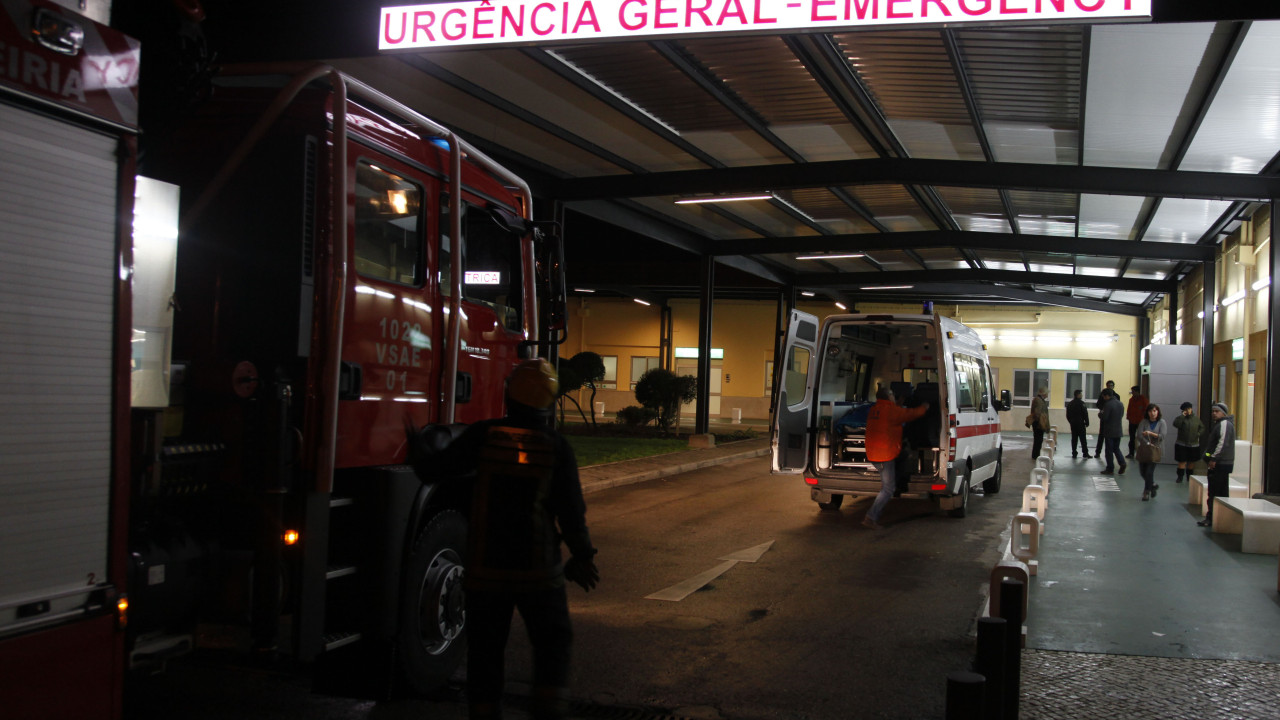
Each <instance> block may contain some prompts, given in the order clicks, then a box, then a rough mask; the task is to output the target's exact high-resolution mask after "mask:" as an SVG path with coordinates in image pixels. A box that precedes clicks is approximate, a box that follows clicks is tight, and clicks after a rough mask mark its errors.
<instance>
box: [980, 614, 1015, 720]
mask: <svg viewBox="0 0 1280 720" xmlns="http://www.w3.org/2000/svg"><path fill="white" fill-rule="evenodd" d="M1008 626H1009V623H1007V622H1006V621H1005V619H1004V618H998V617H985V618H978V656H977V660H976V662H975V663H974V666H975V667H974V669H975V670H977V671H978V674H979V675H982V676H983V677H985V678H986V679H987V683H986V685H985V691H984V692H983V706H984V707H985V708H986V713H987V714H986V718H987V720H1003V718H1004V674H1005V668H1004V656H1005V637H1004V635H1005V632H1007V631H1008Z"/></svg>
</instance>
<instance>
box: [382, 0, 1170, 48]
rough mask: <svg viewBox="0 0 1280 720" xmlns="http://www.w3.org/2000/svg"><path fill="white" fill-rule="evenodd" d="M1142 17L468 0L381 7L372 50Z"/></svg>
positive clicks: (979, 5) (839, 0)
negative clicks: (375, 47)
mask: <svg viewBox="0 0 1280 720" xmlns="http://www.w3.org/2000/svg"><path fill="white" fill-rule="evenodd" d="M1149 19H1151V0H468V1H467V2H445V3H435V4H430V5H410V6H403V7H387V8H382V18H381V21H380V22H379V23H378V49H379V50H410V49H422V48H440V47H458V46H462V45H499V44H504V45H521V44H523V45H529V44H535V43H536V44H546V43H553V42H593V41H597V40H608V39H629V40H641V39H646V38H654V37H670V36H675V35H711V34H716V33H736V34H745V33H783V32H805V31H809V32H841V31H848V30H857V29H872V28H877V29H883V28H890V27H903V26H910V25H943V24H946V25H957V24H974V23H978V24H1008V23H1018V24H1037V25H1038V24H1043V23H1049V22H1064V21H1065V22H1076V23H1093V22H1105V21H1122V20H1149Z"/></svg>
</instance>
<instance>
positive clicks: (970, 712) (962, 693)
mask: <svg viewBox="0 0 1280 720" xmlns="http://www.w3.org/2000/svg"><path fill="white" fill-rule="evenodd" d="M986 680H987V679H986V678H984V677H982V676H981V675H979V674H978V673H973V672H966V671H959V672H953V673H950V674H948V675H947V714H946V718H947V720H983V718H985V717H986V715H985V713H984V712H983V701H984V700H985V697H984V696H985V695H986V684H987V682H986Z"/></svg>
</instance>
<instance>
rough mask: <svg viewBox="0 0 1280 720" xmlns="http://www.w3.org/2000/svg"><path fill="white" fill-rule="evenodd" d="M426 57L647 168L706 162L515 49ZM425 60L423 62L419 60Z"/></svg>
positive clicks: (657, 169) (658, 169) (692, 166)
mask: <svg viewBox="0 0 1280 720" xmlns="http://www.w3.org/2000/svg"><path fill="white" fill-rule="evenodd" d="M429 61H430V62H433V63H435V64H436V65H438V66H439V67H441V68H443V69H445V70H447V71H449V72H450V73H453V74H454V75H456V76H458V77H459V78H461V79H463V80H466V81H467V82H470V83H473V84H475V85H476V86H478V87H481V88H503V94H502V96H503V99H504V100H506V101H508V102H511V103H513V104H515V105H516V106H518V107H520V108H523V109H525V110H526V111H528V112H530V113H531V114H533V115H535V116H536V117H538V118H539V119H541V120H543V121H545V122H547V123H549V124H551V125H553V126H556V127H559V128H562V129H563V130H565V131H567V132H569V133H571V134H572V135H574V136H576V137H579V138H581V139H583V140H585V141H587V142H589V143H591V144H593V145H595V146H598V147H601V148H605V149H607V150H608V151H610V152H611V153H614V154H616V155H618V156H620V157H621V158H623V159H625V160H627V161H628V162H629V163H632V164H634V165H635V166H636V167H638V168H642V169H643V170H645V171H648V172H661V171H668V170H693V169H697V168H702V167H706V166H705V164H704V163H702V162H700V161H699V160H698V159H697V158H695V157H693V156H691V155H689V154H688V153H686V152H683V151H681V150H680V149H679V148H678V147H677V146H675V145H673V144H671V143H670V142H666V141H664V140H663V139H662V138H661V137H660V136H658V135H655V134H654V133H652V132H650V131H649V130H648V129H647V128H645V127H644V126H643V125H641V124H639V123H638V122H634V121H632V120H630V119H628V118H627V117H626V116H625V115H622V114H620V113H618V112H616V111H615V110H613V109H612V108H610V107H609V106H608V105H606V104H604V103H602V102H600V101H599V100H598V99H596V98H595V97H593V96H592V95H591V94H589V93H588V92H586V91H584V90H580V89H579V88H578V87H577V86H575V85H572V84H570V83H569V82H568V81H567V80H565V79H563V78H562V77H561V76H560V75H557V74H556V73H554V72H552V71H551V70H550V69H548V68H547V67H546V66H544V65H542V64H540V63H533V62H529V61H528V58H527V57H526V56H525V55H524V54H523V53H521V52H519V51H518V50H492V51H482V52H481V51H469V52H452V53H438V54H435V55H433V56H431V58H430V60H429ZM424 62H425V61H424Z"/></svg>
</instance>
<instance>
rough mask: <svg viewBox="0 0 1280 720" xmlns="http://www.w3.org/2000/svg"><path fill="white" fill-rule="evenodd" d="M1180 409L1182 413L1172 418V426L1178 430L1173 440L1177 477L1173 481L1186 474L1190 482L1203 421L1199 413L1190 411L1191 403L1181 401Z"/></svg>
mask: <svg viewBox="0 0 1280 720" xmlns="http://www.w3.org/2000/svg"><path fill="white" fill-rule="evenodd" d="M1181 409H1182V414H1181V415H1179V416H1178V417H1176V418H1174V419H1173V428H1174V429H1175V430H1177V431H1178V437H1177V439H1175V440H1174V441H1173V459H1174V460H1177V461H1178V479H1177V480H1176V481H1175V482H1182V476H1183V475H1186V476H1187V482H1191V469H1192V467H1193V466H1194V465H1195V464H1196V461H1197V460H1199V459H1200V438H1201V436H1202V435H1203V434H1204V423H1203V422H1201V421H1200V416H1199V415H1196V414H1195V413H1194V412H1192V410H1193V409H1194V406H1193V405H1192V404H1191V403H1189V402H1184V403H1182V408H1181Z"/></svg>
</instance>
